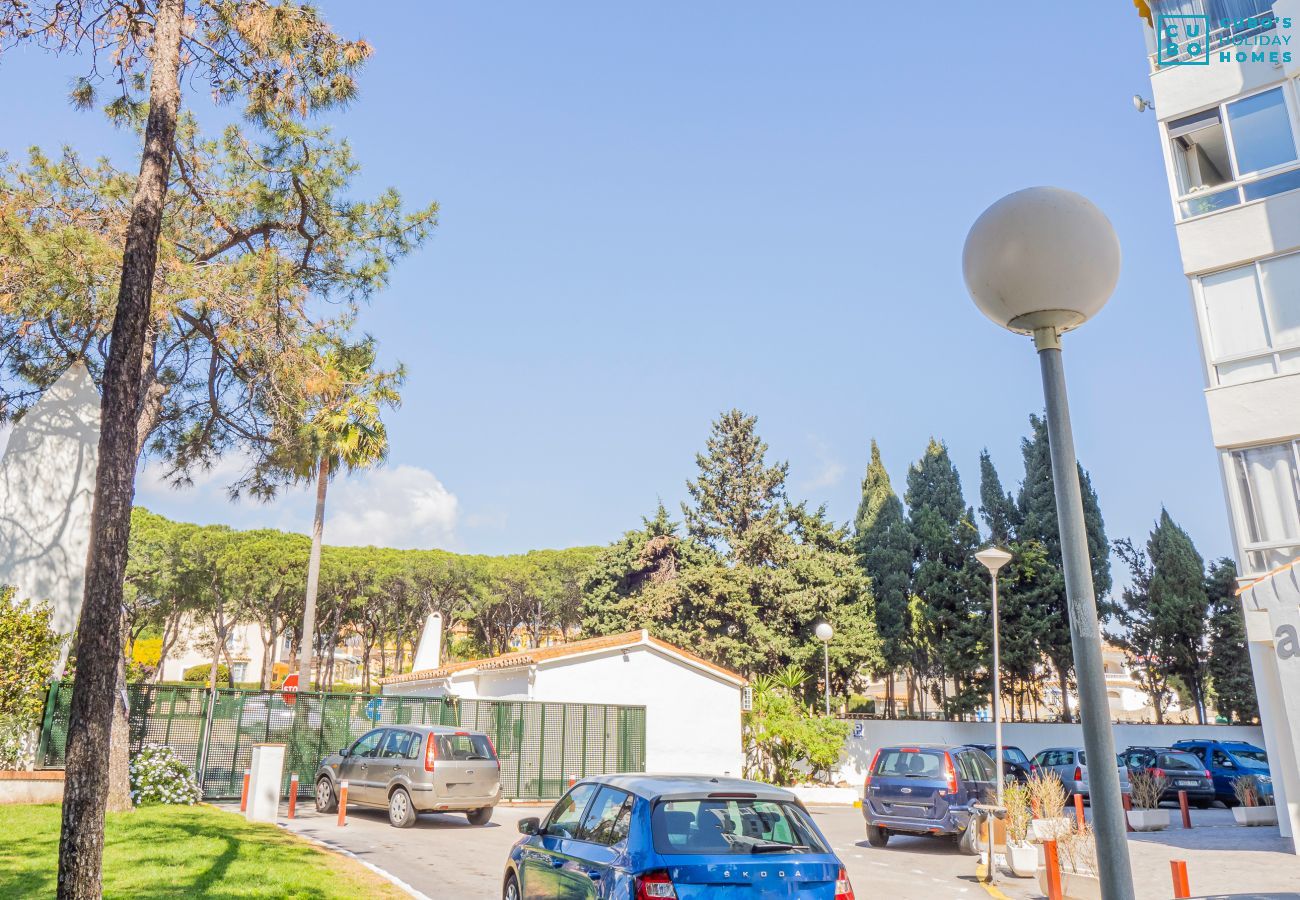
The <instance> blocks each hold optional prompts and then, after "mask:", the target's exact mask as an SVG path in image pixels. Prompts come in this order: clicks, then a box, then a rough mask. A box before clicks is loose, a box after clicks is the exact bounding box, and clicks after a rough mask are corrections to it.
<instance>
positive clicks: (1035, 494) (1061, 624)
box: [1016, 415, 1111, 721]
mask: <svg viewBox="0 0 1300 900" xmlns="http://www.w3.org/2000/svg"><path fill="white" fill-rule="evenodd" d="M1029 425H1030V429H1031V431H1032V434H1031V436H1030V437H1027V438H1025V439H1024V440H1023V441H1021V444H1020V449H1021V453H1022V455H1023V456H1024V460H1025V480H1024V481H1023V482H1022V483H1021V485H1020V494H1019V496H1018V497H1017V498H1016V505H1017V507H1018V513H1019V517H1020V528H1019V535H1018V536H1019V538H1020V539H1021V540H1033V541H1037V542H1038V543H1040V544H1042V545H1043V547H1044V549H1045V550H1046V551H1047V567H1048V569H1049V570H1048V571H1044V572H1042V573H1041V574H1042V578H1043V582H1044V583H1045V584H1051V585H1052V588H1051V589H1050V590H1047V591H1045V592H1044V597H1043V600H1042V604H1041V608H1040V613H1041V616H1042V618H1043V624H1044V633H1043V648H1042V650H1043V655H1044V656H1046V657H1047V658H1048V659H1050V660H1051V661H1052V666H1053V668H1055V669H1056V674H1057V679H1058V681H1059V683H1060V688H1061V715H1062V719H1063V720H1065V721H1069V720H1070V719H1071V712H1070V692H1069V686H1070V674H1071V672H1072V671H1073V669H1074V652H1073V648H1072V646H1071V643H1070V614H1069V605H1068V604H1067V602H1066V596H1065V577H1064V573H1063V572H1062V571H1061V529H1060V523H1059V522H1058V520H1057V518H1056V495H1055V484H1054V482H1053V480H1052V457H1051V449H1050V447H1049V445H1048V439H1047V420H1046V419H1042V418H1039V417H1038V416H1035V415H1031V416H1030V417H1029ZM1078 477H1079V490H1080V493H1081V494H1082V495H1083V517H1084V527H1085V532H1086V534H1087V537H1088V555H1089V558H1090V559H1091V561H1092V582H1093V589H1094V590H1095V592H1096V595H1097V599H1098V603H1099V604H1104V602H1105V598H1106V597H1107V595H1108V594H1109V593H1110V588H1111V575H1110V546H1109V544H1108V542H1107V540H1106V526H1105V524H1104V522H1103V521H1102V517H1101V507H1100V504H1099V503H1098V502H1097V494H1096V492H1095V491H1094V490H1093V488H1092V479H1091V478H1089V477H1088V473H1087V472H1086V471H1084V469H1083V466H1082V465H1080V466H1079V469H1078Z"/></svg>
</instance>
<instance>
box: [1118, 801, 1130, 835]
mask: <svg viewBox="0 0 1300 900" xmlns="http://www.w3.org/2000/svg"><path fill="white" fill-rule="evenodd" d="M1120 799H1122V800H1123V801H1124V830H1125V831H1132V830H1133V823H1132V822H1130V821H1129V820H1128V814H1129V813H1131V812H1132V811H1133V798H1132V797H1130V796H1129V795H1128V794H1120Z"/></svg>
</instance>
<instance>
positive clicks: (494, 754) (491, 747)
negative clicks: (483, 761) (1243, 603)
mask: <svg viewBox="0 0 1300 900" xmlns="http://www.w3.org/2000/svg"><path fill="white" fill-rule="evenodd" d="M483 737H485V738H487V742H488V749H489V750H491V751H492V761H493V762H494V763H496V764H497V768H498V769H499V768H501V757H499V756H497V745H496V744H494V743H492V738H490V737H488V736H487V735H486V734H485V735H483Z"/></svg>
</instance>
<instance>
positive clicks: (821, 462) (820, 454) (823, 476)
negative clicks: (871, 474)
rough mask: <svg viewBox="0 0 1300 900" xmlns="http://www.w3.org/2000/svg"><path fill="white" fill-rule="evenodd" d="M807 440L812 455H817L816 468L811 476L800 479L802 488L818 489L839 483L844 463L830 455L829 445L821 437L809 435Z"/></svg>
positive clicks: (842, 474)
mask: <svg viewBox="0 0 1300 900" xmlns="http://www.w3.org/2000/svg"><path fill="white" fill-rule="evenodd" d="M808 441H809V443H811V444H812V448H813V455H814V456H816V457H817V470H816V471H815V472H814V473H813V475H812V477H811V478H807V479H802V480H801V484H802V486H803V488H804V489H805V490H809V491H818V490H821V489H823V488H828V487H834V486H835V485H836V484H839V481H840V479H841V478H843V477H844V464H843V463H842V462H840V461H839V460H837V459H835V458H834V457H832V456H831V450H830V447H828V446H827V445H826V442H825V441H823V440H822V439H821V438H819V437H817V436H816V435H809V436H808Z"/></svg>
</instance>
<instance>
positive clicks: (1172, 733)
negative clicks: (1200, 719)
mask: <svg viewBox="0 0 1300 900" xmlns="http://www.w3.org/2000/svg"><path fill="white" fill-rule="evenodd" d="M850 724H851V725H858V724H861V725H862V726H863V732H864V734H863V735H862V737H850V738H849V740H848V742H847V743H846V744H845V747H844V756H843V758H842V759H841V760H840V765H839V768H838V769H836V771H835V778H834V780H835V781H847V782H848V783H849V784H850V785H853V786H855V787H861V785H862V781H863V779H864V778H865V777H866V774H867V766H869V765H871V757H872V756H873V755H874V754H875V752H876V750H878V749H879V748H880V747H888V746H891V745H897V744H967V743H971V744H991V743H993V725H992V724H990V723H985V722H921V721H906V720H880V719H858V720H853V721H851V722H850ZM1111 734H1112V735H1113V736H1114V740H1115V751H1116V752H1119V751H1121V750H1123V749H1124V748H1125V747H1130V746H1135V745H1147V746H1153V747H1167V746H1169V745H1170V744H1172V743H1173V742H1174V741H1181V740H1191V739H1194V738H1201V737H1205V738H1212V739H1214V740H1219V741H1249V742H1251V743H1252V744H1255V745H1256V746H1259V747H1262V746H1264V733H1263V731H1262V730H1261V729H1260V727H1259V726H1258V725H1112V726H1111ZM1002 742H1003V743H1004V744H1011V745H1014V746H1017V747H1019V748H1020V749H1021V750H1023V751H1025V753H1026V754H1028V755H1029V756H1033V755H1034V754H1035V753H1037V752H1038V751H1039V750H1043V749H1046V748H1047V747H1082V746H1083V727H1082V726H1080V725H1065V724H1059V723H1058V724H1047V723H1043V724H1037V723H1031V722H1007V723H1004V724H1003V726H1002Z"/></svg>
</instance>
